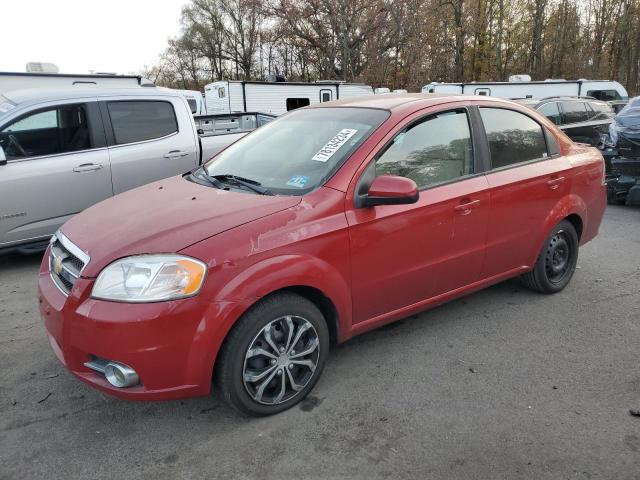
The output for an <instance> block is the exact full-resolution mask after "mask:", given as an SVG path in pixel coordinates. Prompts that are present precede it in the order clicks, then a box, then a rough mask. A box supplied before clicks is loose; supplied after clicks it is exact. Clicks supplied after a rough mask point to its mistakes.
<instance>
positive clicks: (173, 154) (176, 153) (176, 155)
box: [164, 150, 189, 158]
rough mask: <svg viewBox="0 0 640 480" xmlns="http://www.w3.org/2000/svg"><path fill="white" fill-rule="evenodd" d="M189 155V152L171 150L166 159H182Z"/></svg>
mask: <svg viewBox="0 0 640 480" xmlns="http://www.w3.org/2000/svg"><path fill="white" fill-rule="evenodd" d="M187 155H189V152H181V151H180V150H171V151H170V152H169V153H167V154H165V156H164V158H180V157H186V156H187Z"/></svg>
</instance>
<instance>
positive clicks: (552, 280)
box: [521, 220, 578, 293]
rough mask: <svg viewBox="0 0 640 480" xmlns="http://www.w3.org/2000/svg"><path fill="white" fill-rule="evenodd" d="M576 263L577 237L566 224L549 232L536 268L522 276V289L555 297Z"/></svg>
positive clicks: (563, 222)
mask: <svg viewBox="0 0 640 480" xmlns="http://www.w3.org/2000/svg"><path fill="white" fill-rule="evenodd" d="M577 263H578V235H577V234H576V229H575V228H574V227H573V225H572V224H571V223H570V222H568V221H567V220H563V221H562V222H560V223H559V224H558V225H556V227H555V228H554V229H553V230H552V231H551V233H550V234H549V236H548V237H547V239H546V240H545V242H544V246H543V247H542V251H541V252H540V255H539V256H538V260H536V264H535V266H534V267H533V270H531V271H530V272H528V273H525V274H524V275H522V276H521V279H522V281H523V283H524V284H525V286H527V287H528V288H530V289H531V290H535V291H538V292H542V293H556V292H559V291H560V290H562V289H563V288H564V287H566V286H567V284H568V283H569V280H571V277H572V276H573V272H575V270H576V265H577Z"/></svg>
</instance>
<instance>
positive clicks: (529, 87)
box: [422, 75, 629, 101]
mask: <svg viewBox="0 0 640 480" xmlns="http://www.w3.org/2000/svg"><path fill="white" fill-rule="evenodd" d="M422 93H455V94H463V95H486V96H491V97H498V98H512V99H514V98H546V97H571V96H574V97H578V96H581V97H584V96H589V97H594V98H596V99H598V100H605V101H613V100H627V99H628V98H629V94H628V93H627V91H626V90H625V88H624V87H623V86H622V85H620V84H619V83H618V82H615V81H612V80H586V79H584V78H583V79H580V80H564V79H559V80H554V79H547V80H544V81H531V77H530V76H528V75H512V76H511V77H509V81H508V82H471V83H438V82H432V83H429V84H428V85H425V86H424V87H422Z"/></svg>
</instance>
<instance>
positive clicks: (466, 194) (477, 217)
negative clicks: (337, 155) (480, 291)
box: [347, 109, 489, 323]
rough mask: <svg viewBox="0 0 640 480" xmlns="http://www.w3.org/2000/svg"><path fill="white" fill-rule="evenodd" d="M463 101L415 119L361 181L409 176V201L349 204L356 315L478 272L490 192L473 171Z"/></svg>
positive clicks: (404, 303) (413, 299)
mask: <svg viewBox="0 0 640 480" xmlns="http://www.w3.org/2000/svg"><path fill="white" fill-rule="evenodd" d="M474 163H475V162H474V148H473V141H472V135H471V129H470V122H469V118H468V114H467V111H466V110H465V109H458V110H449V111H446V112H439V113H436V114H433V115H429V116H427V117H425V118H421V119H418V120H416V121H412V122H410V123H409V124H408V125H407V126H406V127H404V128H402V129H401V130H400V131H399V132H398V133H397V134H396V135H395V137H394V138H393V140H391V141H390V142H389V143H388V144H387V145H386V146H385V147H384V148H383V149H382V151H381V152H380V153H379V154H378V155H377V156H376V157H375V158H374V159H373V160H372V161H371V163H370V165H369V166H368V167H367V169H366V171H365V173H364V174H363V175H362V176H361V177H360V179H359V182H360V184H359V185H358V187H357V189H358V190H359V191H360V192H363V191H366V184H367V183H370V182H371V180H372V179H373V178H375V177H376V176H380V175H386V174H390V175H398V176H403V177H407V178H411V179H412V180H414V181H415V182H416V184H417V185H418V188H419V189H420V198H419V200H418V202H417V203H415V204H411V205H380V206H376V207H366V208H355V207H353V208H348V209H347V220H348V222H349V226H350V227H349V234H350V240H351V260H352V292H353V316H354V323H358V322H362V321H366V320H371V319H374V318H376V317H378V316H381V315H385V314H389V313H392V312H394V311H397V310H400V309H402V308H404V307H408V306H410V305H413V304H416V303H419V302H422V301H424V300H427V299H429V298H432V297H435V296H437V295H439V294H442V293H445V292H448V291H451V290H454V289H456V288H459V287H463V286H465V285H467V284H470V283H473V282H474V281H476V280H477V279H478V276H479V274H480V269H481V266H482V260H483V256H484V242H485V240H486V229H487V219H488V213H489V199H488V193H487V192H486V187H487V184H486V179H485V177H484V176H483V175H475V174H474V172H475V171H476V168H477V167H476V166H475V165H474Z"/></svg>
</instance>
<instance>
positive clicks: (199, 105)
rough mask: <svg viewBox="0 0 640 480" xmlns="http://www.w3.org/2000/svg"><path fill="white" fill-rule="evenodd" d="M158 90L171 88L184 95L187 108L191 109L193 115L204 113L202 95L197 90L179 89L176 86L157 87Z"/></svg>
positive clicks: (205, 110) (205, 112)
mask: <svg viewBox="0 0 640 480" xmlns="http://www.w3.org/2000/svg"><path fill="white" fill-rule="evenodd" d="M158 89H160V90H173V91H174V92H176V93H177V94H178V95H180V96H182V97H184V98H185V99H186V100H187V103H188V104H189V108H190V109H191V113H192V114H193V116H194V117H198V116H200V115H206V114H207V109H206V107H205V104H204V97H203V96H202V93H201V92H199V91H197V90H180V89H177V88H166V87H158Z"/></svg>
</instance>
